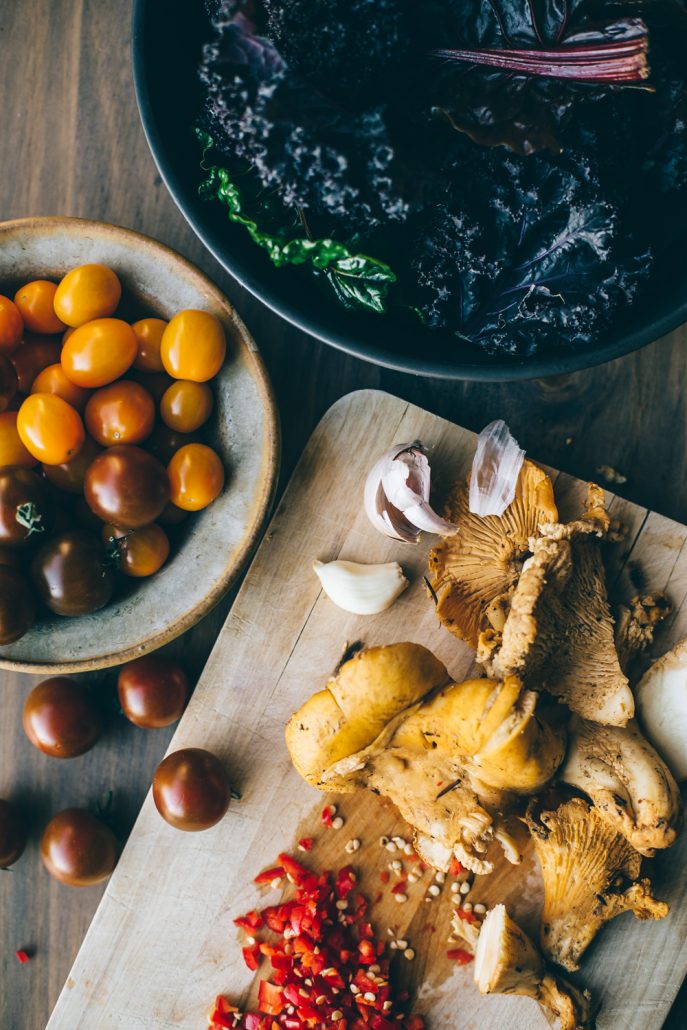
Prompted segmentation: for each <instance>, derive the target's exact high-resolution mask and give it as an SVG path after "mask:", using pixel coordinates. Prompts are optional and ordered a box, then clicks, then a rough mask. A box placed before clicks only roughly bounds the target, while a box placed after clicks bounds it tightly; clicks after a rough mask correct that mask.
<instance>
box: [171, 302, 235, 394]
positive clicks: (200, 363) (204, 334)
mask: <svg viewBox="0 0 687 1030" xmlns="http://www.w3.org/2000/svg"><path fill="white" fill-rule="evenodd" d="M226 352H227V341H226V338H225V335H224V329H223V328H222V323H221V322H220V320H219V319H218V318H215V316H214V315H211V314H210V312H209V311H194V310H192V309H189V310H188V311H180V312H179V314H178V315H175V316H174V318H172V319H171V321H170V323H169V325H168V326H167V328H166V329H165V331H164V333H163V334H162V343H161V344H160V357H161V358H162V364H163V365H164V367H165V370H166V371H167V372H169V374H170V375H171V376H173V377H174V379H191V380H192V381H193V382H195V383H204V382H206V381H207V380H208V379H212V377H213V376H216V375H217V373H218V372H219V370H220V368H221V367H222V365H223V363H224V357H225V354H226Z"/></svg>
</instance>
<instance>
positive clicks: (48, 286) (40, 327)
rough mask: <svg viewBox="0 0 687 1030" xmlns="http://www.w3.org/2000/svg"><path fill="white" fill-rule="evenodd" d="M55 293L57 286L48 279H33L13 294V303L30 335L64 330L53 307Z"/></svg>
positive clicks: (62, 323)
mask: <svg viewBox="0 0 687 1030" xmlns="http://www.w3.org/2000/svg"><path fill="white" fill-rule="evenodd" d="M56 291H57V284H56V283H51V282H50V280H49V279H34V280H33V282H30V283H27V284H26V286H22V287H21V289H19V290H17V292H16V293H15V295H14V303H15V304H16V305H17V307H18V308H19V314H20V315H21V317H22V318H23V320H24V325H25V326H26V328H27V329H30V330H31V332H32V333H47V334H50V333H61V332H62V330H63V329H64V328H65V326H64V322H61V321H60V319H59V318H58V317H57V315H56V314H55V308H54V306H53V302H54V300H55V293H56Z"/></svg>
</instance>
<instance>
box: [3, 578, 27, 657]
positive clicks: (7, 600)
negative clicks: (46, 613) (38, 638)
mask: <svg viewBox="0 0 687 1030" xmlns="http://www.w3.org/2000/svg"><path fill="white" fill-rule="evenodd" d="M35 616H36V605H35V602H34V599H33V594H32V592H31V587H30V586H29V584H28V582H27V580H26V579H25V578H24V576H23V575H22V574H21V572H19V571H18V570H17V569H13V568H11V567H10V566H9V565H0V645H3V646H4V645H5V644H12V643H14V641H15V640H19V638H20V637H23V636H24V634H25V633H27V632H28V631H29V630H30V629H31V627H32V626H33V620H34V618H35Z"/></svg>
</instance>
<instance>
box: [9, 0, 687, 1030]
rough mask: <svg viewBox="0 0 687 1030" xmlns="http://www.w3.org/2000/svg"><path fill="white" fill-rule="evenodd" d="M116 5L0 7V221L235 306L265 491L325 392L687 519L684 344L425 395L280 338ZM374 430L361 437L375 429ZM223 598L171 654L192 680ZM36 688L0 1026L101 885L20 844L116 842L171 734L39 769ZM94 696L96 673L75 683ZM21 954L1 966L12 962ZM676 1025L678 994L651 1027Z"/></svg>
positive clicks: (40, 987) (44, 985)
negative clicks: (266, 395)
mask: <svg viewBox="0 0 687 1030" xmlns="http://www.w3.org/2000/svg"><path fill="white" fill-rule="evenodd" d="M130 6H131V5H130V0H107V2H105V0H2V3H0V46H1V47H2V53H3V60H2V61H0V96H2V103H1V104H0V158H1V159H2V168H3V177H2V189H1V190H0V219H7V218H18V217H22V216H30V215H42V214H58V215H79V216H81V217H86V218H100V219H104V220H106V221H110V222H114V223H117V224H121V225H125V226H129V227H131V228H134V229H138V230H140V231H142V232H145V233H149V234H150V235H151V236H154V237H155V238H157V239H160V240H161V241H162V242H164V243H166V244H168V245H169V246H171V247H174V248H175V249H176V250H178V251H180V252H181V253H182V254H184V255H185V256H186V257H188V258H189V259H190V260H192V261H194V262H195V263H196V264H197V265H198V266H199V267H200V268H201V269H202V270H203V271H205V272H206V273H207V274H208V275H209V276H210V277H211V278H212V279H213V280H214V281H215V282H216V283H217V285H218V286H219V287H220V288H221V289H222V290H223V291H224V292H225V293H226V294H227V296H228V297H229V298H230V300H231V301H232V302H233V303H234V304H235V306H236V308H237V310H238V311H239V313H240V314H241V315H242V317H243V318H244V319H245V321H246V323H247V325H248V327H249V329H250V330H251V332H252V333H253V335H254V337H255V339H256V340H257V341H258V344H259V346H260V348H261V351H262V353H263V355H264V357H265V359H266V361H267V364H268V368H269V370H270V373H271V376H272V379H273V383H274V386H275V389H276V393H277V397H278V401H279V405H280V409H281V414H282V425H283V442H284V454H283V465H282V484H283V483H285V482H286V481H287V479H288V477H289V475H290V473H291V471H292V470H293V467H294V464H295V462H296V459H297V458H298V456H299V454H300V453H301V451H302V449H303V447H304V445H305V443H306V441H307V439H308V437H309V435H310V433H311V431H312V429H313V427H314V426H315V424H316V423H317V421H318V419H319V418H320V417H321V416H322V414H323V413H324V412H325V411H326V410H327V408H328V407H329V406H330V405H331V404H332V403H333V402H334V401H335V400H336V399H337V398H338V397H340V396H342V395H343V394H345V393H347V392H349V391H350V390H354V389H358V388H361V387H374V388H381V389H385V390H388V391H389V392H391V393H395V394H397V395H399V396H401V397H403V398H405V399H406V400H409V401H412V402H414V403H415V404H419V405H421V406H422V407H423V408H426V409H428V410H430V411H433V412H435V413H436V414H438V415H442V416H443V417H445V418H448V419H451V420H454V421H457V422H460V423H461V424H462V425H465V426H467V427H468V428H470V429H476V430H479V429H480V428H481V427H482V426H483V425H484V424H485V423H486V422H487V421H489V420H490V419H493V418H499V417H502V418H505V419H507V421H508V422H509V424H510V426H511V428H512V430H513V432H514V433H515V435H516V436H517V437H518V439H519V440H520V442H521V443H522V445H523V446H525V447H527V449H528V450H529V451H531V452H532V454H534V455H536V456H537V457H539V458H541V459H543V460H545V461H547V462H548V463H549V464H551V465H555V466H556V467H557V468H561V469H563V470H565V471H566V472H568V473H572V474H574V475H577V476H580V477H581V478H587V477H590V476H592V475H593V474H594V469H595V467H596V466H597V465H599V464H609V465H612V466H614V467H616V468H617V469H619V470H621V471H622V472H624V473H625V474H626V475H627V476H628V482H627V484H626V485H625V486H623V487H621V488H620V492H621V493H622V494H623V496H624V497H626V498H628V499H629V500H631V501H633V502H635V503H636V504H638V505H640V506H643V507H645V508H652V509H653V510H655V511H659V512H662V513H663V514H664V515H667V516H669V517H670V518H673V519H677V520H678V521H683V522H684V521H687V477H685V476H684V475H683V471H682V470H683V468H684V465H685V457H686V454H687V391H685V388H684V380H685V370H686V366H687V360H686V356H685V345H686V344H687V331H686V330H685V329H684V328H683V329H682V330H679V331H678V332H676V333H673V334H671V336H669V337H666V338H665V339H663V340H661V341H659V342H657V343H655V344H653V345H652V346H651V347H647V348H645V349H644V350H643V351H641V352H639V353H638V354H634V355H630V356H628V357H626V358H623V359H620V360H619V361H615V362H613V363H611V364H609V365H604V366H602V367H600V368H595V369H591V370H589V371H585V372H579V373H576V374H573V375H569V376H564V377H558V378H556V379H552V380H546V381H542V380H539V381H532V382H528V383H517V384H479V383H442V382H437V381H434V380H430V379H423V378H420V377H415V376H406V375H402V374H400V373H395V372H389V371H386V370H384V369H380V368H377V367H374V366H372V365H367V364H364V363H362V362H360V361H357V360H355V359H353V358H349V357H348V356H347V355H345V354H342V353H339V352H338V351H334V350H332V349H329V348H327V347H324V346H323V345H321V344H319V343H317V342H316V341H314V340H312V339H310V338H309V337H307V336H305V335H304V334H303V333H301V332H299V331H297V330H295V329H293V328H292V327H290V326H289V325H287V324H286V323H284V322H282V321H281V320H280V319H278V318H276V317H275V316H274V315H272V314H271V313H270V312H269V311H268V310H267V309H266V308H264V307H263V306H262V305H261V304H260V303H259V302H258V301H256V300H254V299H253V298H252V297H250V296H249V295H248V294H246V292H245V291H244V290H242V289H241V288H240V287H239V286H238V285H237V284H236V283H235V282H234V281H233V280H232V279H230V277H229V276H228V275H227V274H226V273H225V272H224V271H223V270H222V269H221V268H220V267H219V265H218V264H217V263H216V262H215V261H214V259H213V258H212V257H211V256H210V255H209V254H208V253H207V252H206V251H205V249H204V248H203V246H202V245H201V244H200V243H199V241H198V240H197V239H196V237H195V236H194V234H193V232H192V231H191V229H190V228H189V226H188V225H187V224H186V222H185V221H184V219H183V217H182V215H181V214H180V213H179V212H178V211H177V210H176V208H175V206H174V204H173V202H172V200H171V198H170V197H169V195H168V194H167V192H166V190H165V188H164V186H163V185H162V183H161V180H160V177H159V175H158V174H157V170H156V168H155V165H154V163H153V161H152V159H151V157H150V154H149V152H148V149H147V146H146V142H145V139H144V136H143V132H142V129H141V126H140V123H139V119H138V113H137V110H136V104H135V99H134V91H133V84H132V81H131V67H130V55H129V46H130V17H131V10H130ZM375 431H376V430H375ZM228 604H229V601H227V602H226V603H224V604H223V605H222V606H221V607H220V608H219V609H218V610H216V611H215V612H214V613H212V614H211V615H210V616H208V617H207V618H206V619H205V620H204V621H203V622H202V623H201V624H200V625H199V626H197V627H196V628H195V629H194V630H193V631H192V632H191V633H190V634H187V635H186V636H185V637H184V638H183V639H182V640H181V641H178V642H177V643H176V644H175V645H174V649H173V650H174V651H175V652H176V653H177V654H179V655H181V656H182V657H183V660H184V661H185V662H187V663H188V665H189V670H190V671H191V672H194V671H195V672H198V671H199V670H200V669H201V668H202V666H203V664H204V662H205V659H206V657H207V655H208V653H209V651H210V648H211V647H212V644H213V641H214V639H215V636H216V634H217V632H218V630H219V628H220V626H221V625H222V622H223V621H224V617H225V616H226V612H227V610H228ZM33 682H35V678H31V677H28V676H18V675H11V674H0V691H1V693H2V706H1V707H0V795H2V796H15V797H19V798H21V799H23V800H24V801H25V802H26V804H27V805H29V806H30V810H31V819H32V836H31V843H30V846H29V849H28V851H27V854H26V855H25V856H24V858H23V859H22V860H21V862H20V863H18V864H17V866H16V868H15V870H14V871H13V872H12V873H11V874H5V875H0V1027H2V1030H43V1028H44V1027H45V1024H46V1021H47V1018H48V1015H49V1013H50V1011H51V1009H52V1006H53V1005H54V1003H55V1000H56V998H57V996H58V993H59V991H60V990H61V988H62V985H63V983H64V980H65V978H66V976H67V973H68V971H69V968H70V966H71V964H72V961H73V959H74V956H75V955H76V952H77V950H78V948H79V946H80V944H81V941H82V939H83V936H84V934H85V932H86V930H87V928H88V925H89V922H90V920H91V918H92V915H93V913H94V911H95V909H96V906H97V904H98V901H99V898H100V896H101V894H102V889H100V888H92V889H89V890H86V891H73V890H70V889H69V888H66V887H63V886H61V885H59V884H57V883H55V882H54V881H52V880H51V879H50V878H49V877H48V876H47V874H45V873H44V872H43V870H42V868H41V865H40V860H39V857H38V852H37V841H38V839H39V836H40V831H41V828H42V826H43V825H44V824H45V822H47V820H48V818H49V817H50V815H51V814H53V813H54V812H56V811H58V810H59V809H60V808H64V807H66V806H67V805H71V804H90V803H92V802H93V801H94V800H95V799H97V798H98V797H99V796H101V795H102V794H103V793H106V792H107V791H108V790H109V789H111V788H114V790H115V804H116V806H117V807H118V810H119V812H120V817H121V823H122V829H123V831H124V832H126V830H127V829H128V828H130V827H131V825H132V824H133V821H134V819H135V817H136V813H137V812H138V809H139V807H140V804H141V802H142V800H143V798H144V796H145V793H146V791H147V789H148V785H149V783H150V778H151V775H152V772H153V770H154V768H155V766H156V764H157V762H158V761H159V759H160V757H161V755H162V754H163V752H164V750H165V747H166V746H167V743H168V741H169V738H170V736H171V732H169V731H164V730H162V731H156V732H152V733H148V734H146V733H144V732H143V731H140V730H136V729H134V727H132V726H129V725H128V724H125V723H124V722H123V721H121V720H120V719H118V718H117V717H116V715H113V718H112V720H111V723H110V728H109V730H108V733H107V736H106V738H105V740H104V741H103V742H101V743H100V744H99V745H98V747H97V749H96V750H95V751H94V752H92V753H91V754H89V755H85V756H84V757H83V758H79V759H75V760H73V761H72V762H66V763H58V762H51V761H50V760H48V759H47V758H44V757H43V756H41V755H40V754H38V753H37V752H36V751H35V750H34V749H33V748H32V747H31V746H30V745H29V743H28V741H27V740H26V739H25V738H24V737H23V734H22V733H21V730H20V729H19V726H20V716H21V707H22V704H23V699H24V697H25V695H26V693H27V692H28V690H29V688H30V686H31V685H32V683H33ZM91 682H93V684H94V686H95V687H96V688H97V689H100V690H101V691H102V692H103V695H104V699H105V698H106V697H107V696H109V694H110V693H111V687H112V682H113V674H112V673H110V674H106V675H103V676H98V677H95V678H91ZM22 946H30V947H32V948H34V949H35V957H34V959H33V961H32V962H30V963H29V964H28V965H26V966H21V967H20V966H18V964H17V962H16V959H15V957H14V951H15V949H16V948H18V947H22ZM685 1026H687V992H686V993H685V994H684V995H682V996H681V998H680V999H679V1000H678V1002H677V1003H676V1006H675V1008H674V1011H673V1014H672V1015H671V1017H670V1019H669V1020H668V1023H667V1024H666V1030H684V1028H685Z"/></svg>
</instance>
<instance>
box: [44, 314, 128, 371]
mask: <svg viewBox="0 0 687 1030" xmlns="http://www.w3.org/2000/svg"><path fill="white" fill-rule="evenodd" d="M137 352H138V344H137V343H136V337H135V335H134V331H133V329H132V328H131V326H130V325H129V323H128V322H123V321H122V319H121V318H95V319H94V320H93V321H92V322H86V324H85V325H81V326H79V327H78V328H77V329H75V330H74V332H73V333H72V334H71V336H70V337H69V339H68V340H67V342H66V343H65V344H64V345H63V347H62V356H61V358H60V360H61V362H62V368H63V369H64V374H65V375H66V377H67V379H69V381H70V382H72V383H74V384H75V385H76V386H85V387H97V386H107V384H108V383H112V382H114V380H115V379H119V377H120V376H121V375H124V373H125V372H126V370H127V369H128V368H130V367H131V365H132V364H133V362H134V359H135V357H136V354H137Z"/></svg>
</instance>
